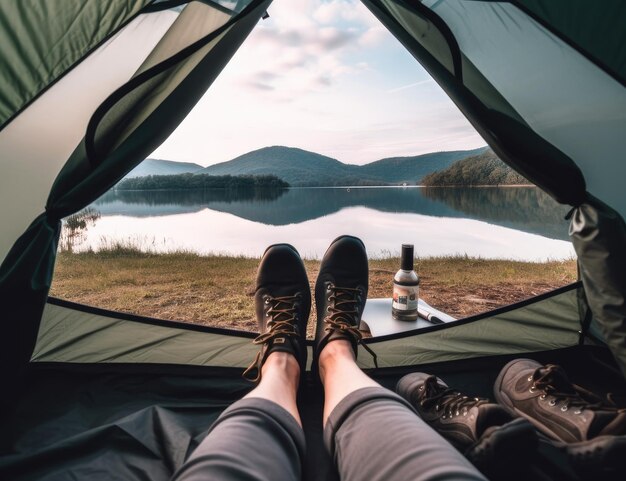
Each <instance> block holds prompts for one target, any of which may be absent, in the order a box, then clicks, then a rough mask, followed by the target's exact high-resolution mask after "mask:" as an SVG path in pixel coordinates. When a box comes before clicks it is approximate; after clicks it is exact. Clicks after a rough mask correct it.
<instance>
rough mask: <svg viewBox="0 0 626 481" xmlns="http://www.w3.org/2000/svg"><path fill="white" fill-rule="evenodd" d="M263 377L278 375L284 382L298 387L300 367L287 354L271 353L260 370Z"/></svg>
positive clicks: (290, 355)
mask: <svg viewBox="0 0 626 481" xmlns="http://www.w3.org/2000/svg"><path fill="white" fill-rule="evenodd" d="M261 370H262V375H263V376H271V375H278V376H281V377H284V378H285V380H286V381H288V382H293V384H294V385H296V386H297V385H298V380H299V379H300V365H299V364H298V361H297V360H296V358H295V357H294V356H293V355H292V354H290V353H288V352H280V351H277V352H272V353H271V354H270V355H269V356H267V359H266V360H265V362H264V363H263V367H262V368H261Z"/></svg>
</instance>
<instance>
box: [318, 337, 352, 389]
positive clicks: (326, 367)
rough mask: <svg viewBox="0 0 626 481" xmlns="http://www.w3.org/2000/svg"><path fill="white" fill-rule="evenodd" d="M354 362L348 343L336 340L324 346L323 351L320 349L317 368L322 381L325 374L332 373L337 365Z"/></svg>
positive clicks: (350, 346)
mask: <svg viewBox="0 0 626 481" xmlns="http://www.w3.org/2000/svg"><path fill="white" fill-rule="evenodd" d="M354 361H355V359H354V351H353V350H352V345H351V344H350V342H349V341H347V340H344V339H337V340H335V341H331V342H329V343H328V344H326V346H324V349H322V352H320V355H319V368H320V376H321V377H322V381H323V380H324V377H325V376H326V373H328V372H332V371H333V368H334V366H335V365H336V364H337V363H340V362H354Z"/></svg>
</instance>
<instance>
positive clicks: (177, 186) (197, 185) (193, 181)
mask: <svg viewBox="0 0 626 481" xmlns="http://www.w3.org/2000/svg"><path fill="white" fill-rule="evenodd" d="M287 187H289V184H288V183H287V182H285V181H284V180H282V179H280V178H278V177H276V176H275V175H209V174H175V175H147V176H145V177H133V178H130V179H124V180H122V181H121V182H120V183H119V184H117V186H116V188H117V189H118V190H191V189H255V188H273V189H284V188H287Z"/></svg>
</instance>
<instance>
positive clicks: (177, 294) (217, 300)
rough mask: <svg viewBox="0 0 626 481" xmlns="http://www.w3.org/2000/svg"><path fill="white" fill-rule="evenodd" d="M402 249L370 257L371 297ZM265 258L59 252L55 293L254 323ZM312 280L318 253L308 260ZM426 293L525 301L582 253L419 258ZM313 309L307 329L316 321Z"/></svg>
mask: <svg viewBox="0 0 626 481" xmlns="http://www.w3.org/2000/svg"><path fill="white" fill-rule="evenodd" d="M399 262H400V261H399V258H398V257H391V256H389V257H381V258H378V259H370V261H369V271H370V282H369V284H370V285H369V294H368V297H370V298H380V297H383V298H386V297H391V292H392V279H393V275H394V274H395V273H396V271H397V270H398V266H399V265H400V264H399ZM258 263H259V258H250V257H230V256H224V255H212V256H199V255H197V254H193V253H181V252H179V253H170V254H155V253H142V252H140V251H138V250H132V249H117V250H110V251H104V252H100V253H94V252H87V253H69V252H60V253H59V255H58V258H57V263H56V267H55V274H54V278H53V284H52V288H51V291H50V295H51V296H54V297H59V298H61V299H66V300H69V301H73V302H78V303H81V304H86V305H91V306H96V307H101V308H104V309H109V310H116V311H124V312H129V313H133V314H137V315H144V316H148V317H155V318H160V319H172V320H177V321H183V322H191V323H196V324H201V325H206V326H215V327H225V328H230V329H241V330H248V331H256V330H257V327H256V321H255V319H254V306H253V304H254V301H253V295H254V289H255V276H256V269H257V266H258ZM304 263H305V267H306V269H307V273H308V275H309V281H310V284H311V287H313V286H314V283H315V280H316V278H317V273H318V272H319V264H320V261H319V260H311V259H305V260H304ZM415 268H416V271H417V272H418V275H419V276H420V297H421V298H423V299H424V300H425V301H426V302H427V303H428V304H430V305H432V306H433V307H435V308H437V309H440V310H442V311H444V312H447V313H449V314H450V315H452V316H454V317H457V318H462V317H467V316H470V315H474V314H478V313H481V312H485V311H488V310H492V309H495V308H497V307H502V306H505V305H508V304H512V303H515V302H519V301H521V300H524V299H527V298H529V297H533V296H536V295H538V294H541V293H544V292H547V291H550V290H553V289H556V288H558V287H561V286H563V285H566V284H570V283H572V282H575V281H576V280H577V271H576V261H575V260H574V259H570V260H565V261H549V262H544V263H536V262H523V261H512V260H487V259H479V258H469V257H439V258H417V259H416V260H415ZM314 320H315V312H314V311H313V312H312V313H311V318H310V321H309V327H308V330H307V331H308V333H309V335H310V336H311V335H312V334H313V329H314V325H315V322H314Z"/></svg>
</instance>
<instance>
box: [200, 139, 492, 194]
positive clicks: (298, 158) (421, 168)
mask: <svg viewBox="0 0 626 481" xmlns="http://www.w3.org/2000/svg"><path fill="white" fill-rule="evenodd" d="M483 151H484V147H483V148H481V149H475V150H458V151H453V152H431V153H429V154H423V155H418V156H414V157H393V158H388V159H381V160H378V161H376V162H372V163H370V164H366V165H353V164H344V163H343V162H340V161H338V160H337V159H333V158H331V157H327V156H325V155H320V154H317V153H315V152H310V151H307V150H303V149H296V148H293V147H285V146H280V145H276V146H273V147H264V148H262V149H258V150H254V151H252V152H248V153H246V154H243V155H241V156H239V157H237V158H235V159H232V160H229V161H228V162H222V163H221V164H215V165H211V166H209V167H207V168H206V169H204V170H203V171H202V172H203V173H206V174H212V175H227V174H228V175H240V174H252V175H259V174H272V175H276V176H278V177H280V178H281V179H284V180H285V181H286V182H289V184H291V185H292V186H337V185H401V184H403V183H406V184H409V185H415V184H417V183H419V180H420V179H421V178H422V177H424V176H425V175H426V174H429V173H431V172H434V171H435V170H441V169H444V168H446V167H448V166H449V165H451V164H452V163H453V162H455V161H457V160H459V159H464V158H466V157H468V156H470V155H475V154H478V153H480V152H483Z"/></svg>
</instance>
